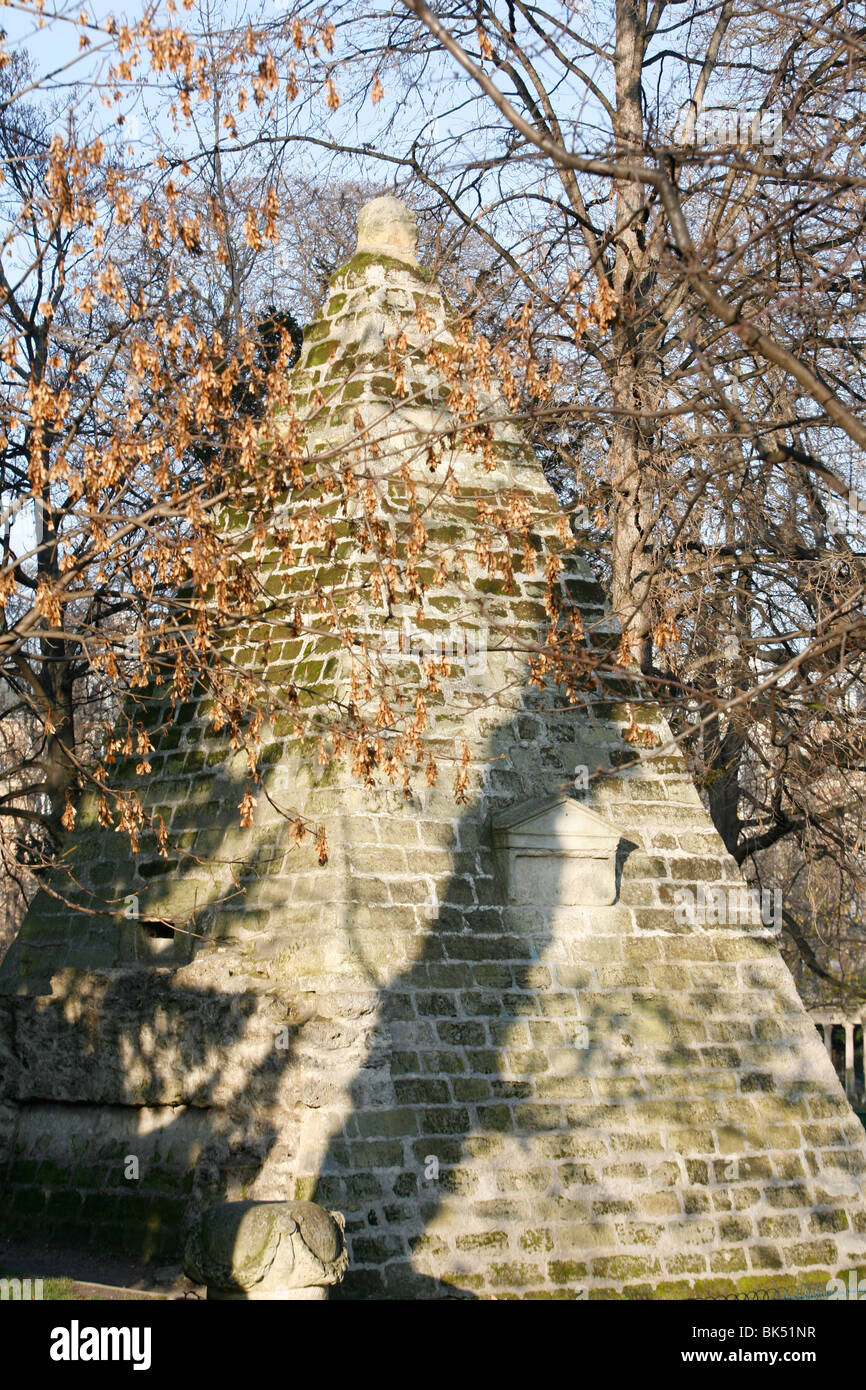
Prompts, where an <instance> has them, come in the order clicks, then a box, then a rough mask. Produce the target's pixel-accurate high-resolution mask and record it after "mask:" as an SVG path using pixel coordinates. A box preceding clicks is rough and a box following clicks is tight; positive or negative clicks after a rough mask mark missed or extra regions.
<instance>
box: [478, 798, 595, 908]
mask: <svg viewBox="0 0 866 1390" xmlns="http://www.w3.org/2000/svg"><path fill="white" fill-rule="evenodd" d="M620 839H621V836H620V833H619V831H618V830H617V829H616V828H615V827H614V826H612V825H610V824H609V823H608V822H607V821H606V820H605V819H604V818H603V817H602V816H600V815H599V814H598V812H597V811H591V810H590V809H589V807H588V806H583V805H581V804H580V802H578V801H575V800H574V799H573V798H572V797H569V796H565V795H559V796H552V797H546V798H543V799H540V800H536V801H524V802H523V803H522V804H520V805H519V806H512V807H510V808H509V810H507V811H503V812H501V813H500V814H499V815H497V816H495V817H494V819H493V848H494V851H495V854H496V858H497V862H498V864H499V869H500V872H501V874H502V877H503V880H504V882H505V886H506V889H507V892H508V898H509V901H510V902H512V903H515V904H526V905H529V906H538V907H606V906H609V905H610V904H611V903H613V902H615V901H616V851H617V847H618V845H619V842H620Z"/></svg>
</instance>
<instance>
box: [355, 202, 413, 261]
mask: <svg viewBox="0 0 866 1390" xmlns="http://www.w3.org/2000/svg"><path fill="white" fill-rule="evenodd" d="M417 240H418V222H417V219H416V217H415V214H414V212H412V211H411V209H410V208H407V206H406V204H405V203H401V202H400V199H399V198H373V199H372V201H371V202H369V203H365V204H364V206H363V207H362V208H361V211H360V212H359V214H358V248H357V252H356V254H357V253H358V252H361V251H378V252H380V253H381V254H382V255H385V256H395V257H396V258H397V259H398V260H401V261H408V262H409V264H410V265H417V264H418V262H417V260H416V257H415V243H416V242H417Z"/></svg>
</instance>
